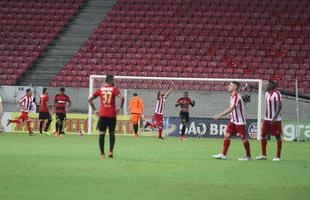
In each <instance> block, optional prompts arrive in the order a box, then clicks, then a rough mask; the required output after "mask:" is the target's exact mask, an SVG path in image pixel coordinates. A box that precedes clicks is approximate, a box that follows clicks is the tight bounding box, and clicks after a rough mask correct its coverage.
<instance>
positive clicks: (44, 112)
mask: <svg viewBox="0 0 310 200" xmlns="http://www.w3.org/2000/svg"><path fill="white" fill-rule="evenodd" d="M48 100H49V98H48V91H47V88H43V94H42V95H41V96H40V112H39V120H40V126H39V130H40V134H41V135H42V134H43V125H44V121H45V120H47V122H46V124H45V129H44V132H45V133H46V134H48V135H49V133H47V131H48V129H49V127H50V125H51V122H52V116H51V113H50V109H49V106H48Z"/></svg>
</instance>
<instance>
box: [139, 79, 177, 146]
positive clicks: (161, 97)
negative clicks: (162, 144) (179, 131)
mask: <svg viewBox="0 0 310 200" xmlns="http://www.w3.org/2000/svg"><path fill="white" fill-rule="evenodd" d="M170 85H171V86H170V88H169V90H168V91H167V92H166V93H164V92H163V91H162V90H159V91H158V94H157V100H156V108H155V120H156V122H155V123H150V122H147V123H146V125H145V126H144V128H146V127H148V126H150V127H153V128H158V139H160V140H163V137H162V132H163V123H164V114H163V112H164V110H165V105H166V100H167V97H168V96H169V94H170V93H171V92H172V90H173V89H174V84H173V82H172V81H171V82H170Z"/></svg>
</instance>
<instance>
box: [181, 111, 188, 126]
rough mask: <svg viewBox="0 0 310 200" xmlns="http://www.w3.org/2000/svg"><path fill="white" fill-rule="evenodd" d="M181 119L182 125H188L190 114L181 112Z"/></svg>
mask: <svg viewBox="0 0 310 200" xmlns="http://www.w3.org/2000/svg"><path fill="white" fill-rule="evenodd" d="M180 119H181V121H182V123H186V124H187V123H188V122H189V113H188V112H182V111H181V112H180Z"/></svg>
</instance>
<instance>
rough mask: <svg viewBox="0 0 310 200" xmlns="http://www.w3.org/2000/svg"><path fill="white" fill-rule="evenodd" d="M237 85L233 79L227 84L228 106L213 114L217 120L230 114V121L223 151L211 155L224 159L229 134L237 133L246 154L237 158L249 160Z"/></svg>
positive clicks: (249, 154)
mask: <svg viewBox="0 0 310 200" xmlns="http://www.w3.org/2000/svg"><path fill="white" fill-rule="evenodd" d="M239 87H240V84H239V82H235V81H233V82H231V83H230V84H229V87H228V91H229V92H230V94H231V97H230V107H229V108H228V109H227V110H226V111H224V112H223V113H221V114H218V115H215V116H214V119H215V120H218V119H220V118H222V117H223V116H225V115H227V114H230V122H229V124H228V126H227V129H226V134H225V137H224V146H223V151H222V153H220V154H217V155H213V157H214V158H216V159H223V160H225V159H226V155H227V151H228V148H229V145H230V136H231V135H235V134H237V135H238V136H240V137H241V139H242V142H243V146H244V149H245V152H246V156H245V157H243V158H239V160H251V151H250V143H249V140H248V139H247V132H246V127H245V124H246V119H245V115H244V105H243V100H242V98H241V95H240V94H239V92H238V90H239Z"/></svg>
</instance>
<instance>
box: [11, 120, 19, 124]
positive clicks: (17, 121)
mask: <svg viewBox="0 0 310 200" xmlns="http://www.w3.org/2000/svg"><path fill="white" fill-rule="evenodd" d="M11 123H17V124H19V123H20V121H19V120H18V119H15V120H11Z"/></svg>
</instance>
